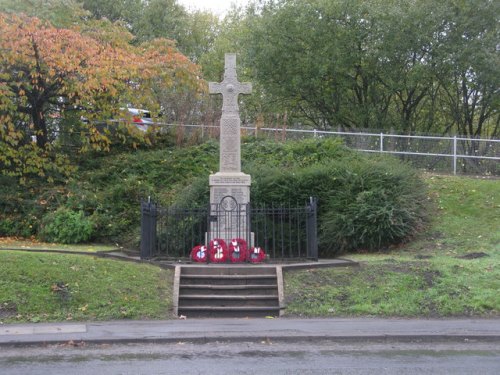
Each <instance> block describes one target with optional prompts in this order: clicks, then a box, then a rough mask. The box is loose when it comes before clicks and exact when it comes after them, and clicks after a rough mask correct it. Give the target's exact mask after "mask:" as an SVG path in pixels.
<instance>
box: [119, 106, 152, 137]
mask: <svg viewBox="0 0 500 375" xmlns="http://www.w3.org/2000/svg"><path fill="white" fill-rule="evenodd" d="M120 110H121V111H123V112H125V111H126V115H128V116H130V117H131V119H132V122H133V123H134V125H135V126H136V127H137V129H139V130H141V131H143V132H146V131H147V130H148V128H149V127H150V126H151V125H153V119H152V118H151V112H149V111H148V110H146V109H138V108H120ZM127 120H129V119H128V118H127Z"/></svg>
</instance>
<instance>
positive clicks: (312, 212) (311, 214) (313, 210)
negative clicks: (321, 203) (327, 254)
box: [306, 197, 318, 260]
mask: <svg viewBox="0 0 500 375" xmlns="http://www.w3.org/2000/svg"><path fill="white" fill-rule="evenodd" d="M317 208H318V201H317V199H316V198H313V197H311V198H310V201H309V204H308V205H307V206H306V212H307V224H306V231H307V258H309V259H313V260H318V228H317Z"/></svg>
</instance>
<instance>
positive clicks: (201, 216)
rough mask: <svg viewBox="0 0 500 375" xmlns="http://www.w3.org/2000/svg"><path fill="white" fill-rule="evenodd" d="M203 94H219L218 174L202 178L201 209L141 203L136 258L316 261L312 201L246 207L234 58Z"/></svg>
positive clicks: (246, 90) (245, 90) (239, 85)
mask: <svg viewBox="0 0 500 375" xmlns="http://www.w3.org/2000/svg"><path fill="white" fill-rule="evenodd" d="M209 92H210V94H212V95H222V113H221V118H220V132H219V134H220V135H219V138H220V139H219V144H220V149H219V170H218V171H217V172H216V173H213V174H211V175H209V176H208V181H207V183H208V185H209V188H210V189H209V190H210V197H209V198H208V199H209V201H207V203H206V205H205V207H196V208H182V207H169V208H162V207H159V206H157V205H156V204H155V203H153V202H151V201H150V200H148V201H147V202H142V204H141V213H142V222H141V258H144V259H147V258H152V257H155V256H156V257H167V258H174V259H179V260H180V259H186V258H189V259H190V260H191V261H194V262H199V263H239V262H250V263H259V262H262V261H264V260H266V259H285V258H287V259H290V258H296V259H299V258H300V259H305V258H307V259H317V238H316V237H317V235H316V202H315V200H313V199H312V198H311V201H310V202H309V203H307V204H306V206H302V207H260V206H259V207H251V205H250V186H251V183H252V178H251V176H250V175H249V174H246V173H243V172H242V170H241V126H240V125H241V119H240V113H239V107H238V97H239V95H240V94H250V93H251V92H252V84H251V83H246V82H239V81H238V77H237V73H236V54H234V53H227V54H226V55H225V67H224V76H223V79H222V82H220V83H216V82H210V83H209Z"/></svg>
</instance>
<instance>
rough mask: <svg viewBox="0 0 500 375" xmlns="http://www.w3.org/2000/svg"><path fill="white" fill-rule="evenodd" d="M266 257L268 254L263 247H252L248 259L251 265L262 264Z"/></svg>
mask: <svg viewBox="0 0 500 375" xmlns="http://www.w3.org/2000/svg"><path fill="white" fill-rule="evenodd" d="M265 257H266V253H265V252H264V249H263V248H261V247H252V248H251V249H250V250H248V253H247V259H248V261H249V262H251V263H260V262H262V261H263V260H264V259H265Z"/></svg>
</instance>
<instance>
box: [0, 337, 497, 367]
mask: <svg viewBox="0 0 500 375" xmlns="http://www.w3.org/2000/svg"><path fill="white" fill-rule="evenodd" d="M0 373H1V374H2V375H10V374H16V375H18V374H25V375H30V374H51V375H58V374H61V375H62V374H64V375H66V374H71V375H80V374H134V375H137V374H183V375H184V374H186V375H190V374H301V375H302V374H305V375H307V374H398V375H400V374H419V375H420V374H454V375H456V374H481V375H488V374H495V375H496V374H498V373H500V343H499V342H480V341H471V340H469V341H467V340H465V341H456V342H450V341H445V342H432V343H425V342H397V341H395V342H392V343H391V342H384V343H374V342H353V343H345V342H335V341H331V340H323V341H315V342H312V341H304V342H293V343H287V342H272V341H270V340H266V341H254V342H251V341H248V342H236V343H235V342H217V343H207V344H193V343H188V342H178V343H163V344H152V343H148V344H81V346H79V344H78V343H66V344H58V345H47V346H34V347H31V346H28V347H19V346H15V347H8V346H4V347H2V348H0Z"/></svg>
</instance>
